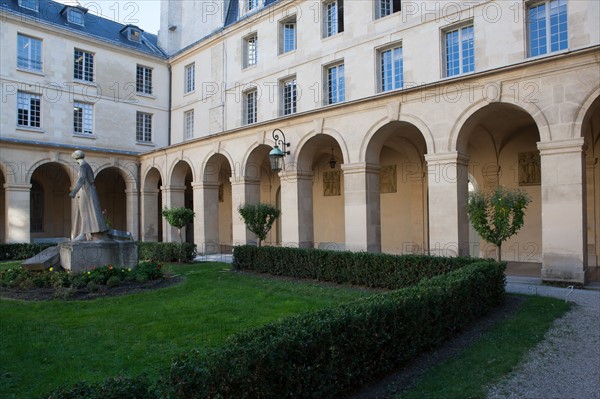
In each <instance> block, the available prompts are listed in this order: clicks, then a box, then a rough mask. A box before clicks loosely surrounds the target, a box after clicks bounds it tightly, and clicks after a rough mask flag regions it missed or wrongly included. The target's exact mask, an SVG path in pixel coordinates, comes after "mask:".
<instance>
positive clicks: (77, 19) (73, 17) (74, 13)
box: [67, 7, 85, 26]
mask: <svg viewBox="0 0 600 399" xmlns="http://www.w3.org/2000/svg"><path fill="white" fill-rule="evenodd" d="M67 21H69V22H70V23H72V24H77V25H81V26H84V25H85V21H84V19H83V12H82V11H81V10H79V9H77V8H73V7H69V9H68V10H67Z"/></svg>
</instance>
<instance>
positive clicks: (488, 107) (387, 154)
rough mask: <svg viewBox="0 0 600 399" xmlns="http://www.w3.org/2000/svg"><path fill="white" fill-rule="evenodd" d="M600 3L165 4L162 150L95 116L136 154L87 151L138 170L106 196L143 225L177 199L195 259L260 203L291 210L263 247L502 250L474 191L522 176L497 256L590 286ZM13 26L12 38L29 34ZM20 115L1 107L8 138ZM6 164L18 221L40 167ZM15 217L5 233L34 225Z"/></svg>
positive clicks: (161, 226)
mask: <svg viewBox="0 0 600 399" xmlns="http://www.w3.org/2000/svg"><path fill="white" fill-rule="evenodd" d="M15 3H16V1H15ZM599 13H600V6H599V5H598V4H597V2H594V1H576V2H567V1H564V0H549V1H531V2H530V1H475V2H450V1H438V2H411V1H392V0H374V1H352V0H346V1H343V0H335V1H302V2H294V1H286V0H280V1H273V0H244V1H229V0H227V1H215V2H179V1H163V4H162V13H161V31H160V32H159V34H158V43H157V45H158V47H159V48H162V49H164V50H165V52H166V54H167V55H165V56H163V58H161V57H157V60H156V62H157V63H156V64H152V65H153V67H154V68H155V69H153V71H159V70H160V71H161V72H156V73H165V75H164V76H165V79H164V80H160V82H161V84H160V85H156V86H155V87H156V90H167V92H166V93H161V94H158V93H157V94H156V95H155V97H156V98H155V99H152V101H154V102H156V104H154V106H155V107H156V108H160V110H161V111H160V112H159V111H158V110H157V111H155V113H154V115H155V117H158V119H161V118H164V120H165V123H164V124H162V125H160V126H159V127H157V128H156V129H155V131H156V132H157V141H156V142H154V143H153V144H154V145H155V146H156V148H144V149H141V150H140V149H139V148H138V146H139V145H140V143H137V142H136V141H135V140H133V139H130V138H127V137H126V136H124V135H123V134H120V133H118V132H119V130H118V129H116V128H115V127H114V126H110V125H106V128H107V129H106V131H107V133H106V134H107V137H114V140H110V143H111V144H114V146H112V145H106V147H107V149H110V150H121V151H122V150H127V151H130V152H131V153H128V154H123V155H119V156H116V155H111V154H110V151H108V153H102V151H98V165H99V167H98V169H99V170H101V169H102V168H108V167H111V165H112V168H113V169H116V170H119V169H118V165H120V164H121V163H122V162H123V163H125V162H127V161H129V160H131V162H133V163H136V165H139V167H138V169H136V173H137V175H136V177H131V179H128V178H124V182H125V185H124V187H123V185H122V186H121V187H120V188H119V189H118V190H117V191H119V192H122V191H124V192H125V195H124V196H123V194H122V193H121V194H120V195H121V199H125V201H122V200H121V201H118V202H122V203H126V204H127V206H126V209H124V210H123V211H122V212H123V213H124V214H125V220H126V223H125V227H126V228H127V229H130V230H132V231H134V232H135V234H136V236H137V237H139V238H140V239H142V240H171V239H172V238H174V237H176V235H174V232H173V231H172V230H171V229H169V228H167V226H166V225H165V222H164V220H162V218H161V217H160V209H161V208H162V207H163V206H188V207H191V208H193V209H194V211H195V212H196V219H195V221H194V224H193V226H190V227H189V228H188V229H187V237H186V239H187V240H188V241H193V242H195V243H197V244H198V247H199V248H200V249H201V250H202V251H204V252H217V251H224V250H229V249H230V248H231V247H232V246H234V245H238V244H244V243H248V242H252V241H254V237H252V236H251V234H250V233H249V232H248V231H247V230H246V229H245V226H244V225H243V223H242V221H241V220H240V218H239V216H238V215H237V207H238V206H239V205H241V204H243V203H246V202H258V201H262V202H269V203H272V204H275V205H276V206H277V207H279V208H280V209H281V211H282V217H281V219H280V221H279V223H278V224H277V226H275V228H274V229H273V230H272V232H271V234H270V237H268V239H267V241H268V242H270V243H271V244H272V245H293V246H302V247H320V248H332V249H347V250H354V251H372V252H378V251H383V252H388V253H433V254H444V255H467V254H471V255H473V256H493V253H494V252H493V251H494V249H493V248H491V247H490V246H489V245H486V244H485V242H483V241H482V240H480V239H479V237H477V235H476V233H474V232H473V231H472V229H470V227H469V223H468V219H467V216H466V208H465V204H466V201H467V198H468V193H469V190H474V189H490V188H493V187H496V186H497V185H499V184H500V185H503V186H507V187H515V188H516V187H518V188H520V189H522V190H524V191H526V192H527V193H528V194H529V195H530V197H531V198H532V203H531V204H530V206H529V207H528V209H527V213H526V217H525V226H524V228H523V229H522V230H521V231H520V232H519V234H517V235H516V236H515V237H513V238H511V240H509V241H508V242H507V243H505V244H504V245H503V258H504V259H506V260H509V261H517V262H539V263H541V264H542V277H543V278H544V279H546V280H560V281H570V282H579V283H581V282H584V281H585V279H586V275H587V274H589V273H590V271H591V270H592V269H590V268H591V267H598V256H599V255H600V253H599V252H600V236H599V234H598V232H599V229H600V216H599V215H598V213H599V212H600V171H599V170H598V156H599V154H600V72H599V71H600V68H599V67H600V59H599V55H600V52H599V49H600V47H599V44H600V27H599V25H598V23H597V19H596V18H593V17H592V16H593V15H598V14H599ZM200 21H202V23H200ZM24 25H26V26H27V29H33V28H32V27H30V26H29V25H27V24H26V23H24ZM10 26H13V27H12V28H10V29H12V30H10V31H9V28H8V27H7V28H3V31H2V35H3V36H2V38H3V43H5V42H6V40H5V36H6V35H12V36H17V34H19V33H21V32H24V33H23V34H25V33H26V32H25V29H26V28H25V27H22V28H21V27H19V25H18V23H17V22H12V23H11V24H10ZM48 35H49V36H50V37H52V35H58V33H52V34H48ZM144 35H145V34H144ZM50 37H49V38H48V39H44V46H45V45H46V41H50V40H51V39H50ZM11 40H13V42H15V43H16V39H14V38H13V39H11ZM9 42H10V40H9ZM98 51H99V50H98ZM115 51H118V50H116V49H115ZM137 57H138V55H136V56H135V57H134V58H133V60H132V65H137V63H139V62H138V61H136V58H137ZM149 57H150V58H152V56H149ZM3 59H4V58H3ZM125 59H126V57H122V58H121V57H119V61H120V62H125V61H124V60H125ZM148 62H150V61H148ZM15 64H16V61H15V59H14V58H12V59H10V60H9V61H3V66H2V70H3V72H2V78H3V79H4V78H5V74H8V73H9V72H10V73H11V74H19V73H20V72H19V71H18V70H16V71H15ZM11 69H12V71H11ZM130 69H131V68H130ZM123 70H126V69H123V68H119V69H118V70H117V71H116V72H115V73H116V74H117V75H118V74H119V73H122V71H123ZM5 71H7V72H5ZM167 75H168V76H169V78H168V79H167V78H166V76H167ZM14 79H15V80H18V79H22V78H20V77H15V78H14ZM117 79H119V78H117ZM125 80H126V79H124V78H120V79H119V81H120V82H123V81H125ZM155 81H156V82H158V81H159V80H155ZM166 81H169V82H170V84H169V85H167V84H166V83H165V82H166ZM3 90H4V93H6V91H5V89H4V88H3ZM163 94H164V95H163ZM3 96H4V94H3ZM142 100H143V101H150V100H148V99H146V97H143V99H142ZM4 104H5V103H4ZM141 104H144V105H146V104H147V103H146V102H143V103H142V101H140V103H139V104H136V105H131V104H120V105H121V107H120V108H119V109H120V111H122V112H126V111H125V110H126V109H131V112H133V110H135V109H136V107H137V106H140V105H141ZM71 105H72V104H71ZM148 106H151V105H148ZM163 106H164V108H162V107H163ZM129 107H131V108H129ZM162 111H164V113H163V112H162ZM10 112H12V114H10ZM14 112H15V110H14V108H13V109H12V110H11V108H10V107H3V111H2V115H3V126H2V139H3V142H2V144H3V147H4V145H5V142H6V141H5V137H6V135H5V133H4V132H5V131H8V132H14V131H15V127H14V122H13V121H14V120H15V118H16V117H15V116H9V117H7V118H5V117H4V115H14ZM98 112H99V111H98ZM128 112H129V111H128ZM159 115H160V116H159ZM98 116H99V114H98ZM111 120H114V119H111ZM161 120H162V119H161ZM56 123H57V125H56V126H57V128H58V127H59V126H60V123H63V124H64V123H65V118H64V117H63V118H62V119H61V120H57V122H56ZM96 125H97V126H99V127H100V126H102V127H104V124H100V123H98V121H97V122H96ZM10 129H12V130H10ZM276 129H280V130H281V131H282V132H283V133H284V134H285V141H286V142H288V143H289V144H290V145H289V147H288V148H287V149H289V151H290V154H289V155H287V156H286V157H285V158H284V160H285V168H284V169H283V170H282V171H280V172H278V173H275V172H273V171H272V170H271V168H270V166H269V160H268V154H269V152H270V151H271V150H272V148H273V147H274V145H275V144H276V143H275V142H274V137H273V134H272V133H273V132H274V131H275V130H276ZM18 130H19V129H17V132H15V133H13V134H14V135H15V136H16V135H18V134H21V133H20V132H19V131H18ZM133 130H135V126H133ZM63 134H64V132H63ZM158 136H160V137H161V138H163V139H164V140H166V141H167V142H159V141H160V140H159V139H158ZM75 139H78V137H73V138H70V137H65V138H64V140H62V139H59V138H58V137H57V139H56V140H55V141H56V143H61V144H68V145H76V144H77V143H75V142H74V140H75ZM120 139H121V140H124V141H126V143H125V142H123V143H121V142H120V141H118V140H120ZM98 144H101V145H99V146H98V147H104V146H105V144H103V143H100V142H98ZM10 145H11V146H14V150H11V151H10V152H8V151H5V150H3V151H2V161H3V164H8V163H10V162H13V159H14V158H17V159H19V158H22V159H29V158H31V156H30V155H28V154H29V153H32V152H35V151H39V152H40V153H43V156H44V157H46V158H45V159H48V160H47V161H45V162H50V163H52V162H53V163H54V164H56V163H57V162H58V161H57V159H63V158H62V155H61V154H62V152H61V151H62V150H52V149H46V148H45V147H43V144H37V143H35V144H30V143H22V142H18V143H17V142H14V143H13V142H11V143H10ZM57 145H58V144H57ZM52 148H57V147H52ZM18 151H21V152H18ZM57 152H58V155H56V153H57ZM12 154H16V155H15V156H13V155H12ZM65 154H66V152H65ZM8 155H10V157H11V158H7V157H8ZM28 157H29V158H28ZM57 157H58V158H57ZM36 162H39V161H36ZM32 165H33V163H32ZM101 165H102V166H101ZM28 170H35V168H33V169H32V168H31V167H30V168H29V169H28ZM32 173H33V172H32ZM68 173H70V172H67V174H68ZM100 173H101V172H100ZM3 175H4V179H5V184H4V186H5V193H4V197H5V198H6V199H5V203H4V204H0V205H1V206H3V207H4V209H5V211H4V213H5V214H6V215H8V216H11V209H13V208H14V206H16V205H13V204H22V203H24V202H20V201H21V200H23V201H24V200H25V197H29V198H34V193H33V191H32V190H33V183H32V180H31V179H32V175H24V177H22V178H21V179H20V180H19V179H17V178H15V177H14V174H13V173H12V172H10V171H7V170H6V167H5V168H4V170H3ZM67 177H71V176H70V175H68V176H67ZM28 179H29V180H28ZM71 181H72V178H71ZM128 181H130V183H129V184H127V182H128ZM68 182H69V180H68V179H66V178H63V185H65V186H67V185H68ZM11 185H19V187H18V190H17V191H16V192H18V194H15V193H11V190H12V191H15V189H12V188H11ZM38 191H39V190H38ZM32 201H33V200H30V201H29V202H28V206H29V204H30V203H31V202H32ZM136 201H137V202H136ZM17 208H18V207H17ZM63 208H64V209H65V212H66V211H68V204H63ZM17 210H18V209H17ZM20 210H21V211H22V215H24V216H23V217H22V219H27V217H26V216H30V219H31V215H27V212H26V208H25V207H24V205H22V206H21V208H20ZM115 212H117V211H115ZM16 213H17V212H14V213H12V214H13V215H14V214H16ZM9 219H10V217H7V219H6V220H7V221H6V223H5V224H6V225H7V227H6V228H5V231H4V235H5V239H6V240H7V241H11V240H12V241H14V240H15V239H17V240H18V239H21V240H23V239H31V238H32V237H33V236H34V234H33V233H28V231H27V229H26V228H23V227H17V225H16V223H12V224H11V222H10V220H9ZM21 222H22V223H25V222H26V221H24V220H22V221H21ZM23 226H24V224H23Z"/></svg>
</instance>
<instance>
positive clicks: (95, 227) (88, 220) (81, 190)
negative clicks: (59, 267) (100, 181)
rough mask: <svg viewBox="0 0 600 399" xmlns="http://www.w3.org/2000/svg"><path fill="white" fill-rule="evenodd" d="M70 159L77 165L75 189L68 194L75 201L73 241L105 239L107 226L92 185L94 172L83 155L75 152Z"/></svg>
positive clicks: (78, 151)
mask: <svg viewBox="0 0 600 399" xmlns="http://www.w3.org/2000/svg"><path fill="white" fill-rule="evenodd" d="M71 157H72V158H73V159H75V160H76V161H77V163H78V164H79V179H78V180H77V183H76V184H75V188H73V190H72V191H71V193H69V196H70V197H71V198H76V199H77V212H76V214H75V220H74V221H73V232H72V237H74V238H73V241H90V240H101V239H106V238H107V237H106V232H107V231H108V226H107V225H106V222H105V221H104V215H103V214H102V208H101V207H100V200H99V199H98V193H97V192H96V186H95V185H94V171H93V170H92V167H91V166H90V165H89V164H88V163H87V162H86V161H85V159H84V158H85V154H84V153H83V151H81V150H77V151H75V152H73V154H71Z"/></svg>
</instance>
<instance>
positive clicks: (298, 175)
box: [279, 170, 315, 183]
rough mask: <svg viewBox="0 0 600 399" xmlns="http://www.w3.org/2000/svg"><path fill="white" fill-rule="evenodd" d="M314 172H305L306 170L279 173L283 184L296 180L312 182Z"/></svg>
mask: <svg viewBox="0 0 600 399" xmlns="http://www.w3.org/2000/svg"><path fill="white" fill-rule="evenodd" d="M314 175H315V174H314V172H313V171H312V170H308V171H304V170H294V171H285V172H280V173H279V178H280V179H281V182H282V183H283V182H290V181H296V180H312V178H313V176H314Z"/></svg>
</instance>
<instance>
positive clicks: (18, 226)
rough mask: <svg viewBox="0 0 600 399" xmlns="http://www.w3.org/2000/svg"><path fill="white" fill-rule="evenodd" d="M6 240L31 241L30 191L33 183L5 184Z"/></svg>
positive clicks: (13, 241)
mask: <svg viewBox="0 0 600 399" xmlns="http://www.w3.org/2000/svg"><path fill="white" fill-rule="evenodd" d="M4 193H5V198H6V200H5V204H4V212H5V215H4V222H5V223H6V227H5V231H6V242H7V243H20V242H21V243H22V242H25V243H26V242H30V241H31V228H30V215H29V214H30V211H31V210H30V205H29V201H30V197H31V195H30V193H31V184H13V183H6V184H4Z"/></svg>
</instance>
